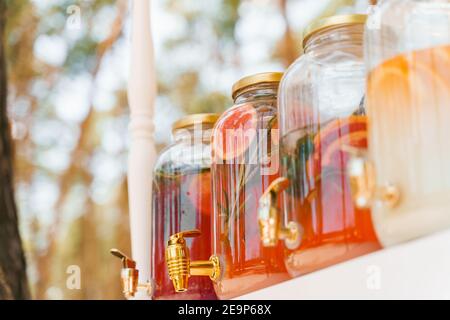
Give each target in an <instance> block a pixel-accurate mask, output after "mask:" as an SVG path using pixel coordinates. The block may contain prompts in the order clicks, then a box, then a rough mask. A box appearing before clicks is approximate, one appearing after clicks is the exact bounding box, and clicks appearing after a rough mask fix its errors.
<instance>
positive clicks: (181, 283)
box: [172, 275, 189, 292]
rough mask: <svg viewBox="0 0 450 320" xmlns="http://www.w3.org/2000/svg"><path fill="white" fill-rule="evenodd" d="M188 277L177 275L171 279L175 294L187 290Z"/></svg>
mask: <svg viewBox="0 0 450 320" xmlns="http://www.w3.org/2000/svg"><path fill="white" fill-rule="evenodd" d="M188 281H189V277H188V276H187V275H177V276H174V277H172V282H173V287H174V289H175V292H186V291H187V290H188V289H187V288H188Z"/></svg>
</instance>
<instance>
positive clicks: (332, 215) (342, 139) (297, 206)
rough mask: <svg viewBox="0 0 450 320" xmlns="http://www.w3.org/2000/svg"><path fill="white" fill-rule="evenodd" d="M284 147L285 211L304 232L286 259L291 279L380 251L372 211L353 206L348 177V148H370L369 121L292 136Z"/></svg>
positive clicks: (337, 122)
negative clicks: (289, 181)
mask: <svg viewBox="0 0 450 320" xmlns="http://www.w3.org/2000/svg"><path fill="white" fill-rule="evenodd" d="M313 132H315V133H314V134H312V133H313ZM282 146H283V150H282V154H283V158H282V165H283V173H284V174H285V176H287V177H288V178H289V179H290V180H291V187H290V188H289V189H288V190H287V193H286V195H285V204H284V206H285V210H286V211H287V213H288V216H289V219H296V220H297V221H298V222H299V223H300V224H301V226H302V227H303V232H304V234H303V238H302V243H301V245H300V247H299V248H298V249H297V250H295V251H289V252H288V255H287V260H286V265H287V268H288V270H289V272H290V273H291V275H293V276H299V275H302V274H305V273H309V272H312V271H314V270H318V269H321V268H324V267H327V266H330V265H333V264H336V263H338V262H341V261H345V260H348V259H350V258H353V257H356V256H359V255H362V254H365V253H368V252H372V251H375V250H377V249H379V248H380V245H379V243H378V241H377V239H376V236H375V232H374V230H373V226H372V222H371V216H370V211H369V210H360V209H357V208H356V207H355V206H354V204H353V200H352V196H351V191H350V184H349V179H348V177H347V174H346V167H347V164H348V160H349V159H350V154H349V153H348V147H351V148H357V149H366V148H367V119H366V117H365V116H361V115H354V116H350V117H347V118H341V119H334V120H331V121H329V122H327V123H325V124H323V125H313V127H308V128H305V129H304V130H299V131H294V132H291V133H289V134H287V135H286V136H285V137H283V142H282Z"/></svg>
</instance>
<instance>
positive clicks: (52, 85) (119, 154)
mask: <svg viewBox="0 0 450 320" xmlns="http://www.w3.org/2000/svg"><path fill="white" fill-rule="evenodd" d="M2 1H6V2H7V6H8V15H7V26H6V35H7V50H8V51H7V63H8V70H9V74H8V77H9V96H8V99H9V100H8V101H9V104H8V114H9V117H10V121H11V128H12V129H11V130H12V136H13V139H14V143H15V184H16V200H17V204H18V208H19V213H20V228H21V233H22V238H23V242H24V249H25V252H26V255H27V262H28V277H29V281H30V288H31V291H32V296H33V297H34V298H37V299H120V298H122V296H121V288H120V282H119V268H120V265H119V263H118V261H116V260H115V259H114V258H112V257H111V256H110V255H109V253H108V250H109V249H110V248H111V247H118V248H121V249H123V250H124V251H127V252H129V251H130V246H129V228H128V203H127V186H126V160H127V147H128V132H127V125H128V105H127V103H128V102H127V96H126V83H127V72H128V63H127V61H128V45H129V5H130V3H129V1H127V0H117V1H114V0H95V1H94V0H47V1H41V0H14V1H12V0H2ZM152 6H153V13H152V14H153V22H152V23H153V32H154V37H155V50H156V58H157V73H158V90H159V93H158V98H157V101H156V112H155V123H157V126H156V140H157V143H158V148H162V147H163V146H164V145H166V144H167V143H168V142H169V140H170V132H169V130H167V128H168V127H169V126H170V124H171V123H172V122H173V121H175V120H177V119H178V118H180V117H181V116H183V115H184V114H188V113H197V112H221V111H223V110H225V109H226V108H227V106H229V105H230V103H231V101H230V97H229V96H230V88H231V85H232V83H233V82H234V81H236V80H237V79H238V78H240V77H242V76H244V75H247V74H251V73H255V72H262V71H277V70H284V69H285V68H286V67H287V66H288V65H289V64H290V63H291V62H293V60H295V59H296V57H298V56H299V54H300V52H301V50H300V43H301V35H302V29H303V28H304V27H305V26H306V25H307V24H308V23H309V22H311V21H312V20H313V19H316V18H318V17H320V16H324V15H330V14H333V13H336V12H355V11H362V12H364V11H366V9H367V1H358V0H241V1H239V0H228V1H226V0H154V1H152ZM72 265H76V266H79V267H80V270H81V288H80V289H79V290H77V289H76V290H70V289H68V288H67V286H66V280H67V278H68V276H69V275H70V274H68V273H67V270H68V268H69V267H70V266H72Z"/></svg>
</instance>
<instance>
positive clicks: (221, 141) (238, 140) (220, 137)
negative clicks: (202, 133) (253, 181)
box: [211, 104, 257, 163]
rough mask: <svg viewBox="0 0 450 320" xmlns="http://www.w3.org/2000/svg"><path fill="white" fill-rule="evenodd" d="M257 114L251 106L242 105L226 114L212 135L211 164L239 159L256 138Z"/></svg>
mask: <svg viewBox="0 0 450 320" xmlns="http://www.w3.org/2000/svg"><path fill="white" fill-rule="evenodd" d="M256 129H257V114H256V110H255V108H254V107H253V106H252V105H249V104H244V105H240V106H238V107H236V108H233V109H231V110H229V111H228V112H226V113H225V114H224V115H223V116H222V117H221V118H220V119H219V121H218V122H217V124H216V126H215V128H214V131H213V134H212V140H211V142H212V144H211V145H212V159H213V162H215V163H218V162H220V161H223V160H225V161H230V160H233V159H239V158H240V157H241V156H243V154H244V153H245V151H247V149H248V147H249V146H250V145H251V143H252V141H253V139H254V138H255V137H256Z"/></svg>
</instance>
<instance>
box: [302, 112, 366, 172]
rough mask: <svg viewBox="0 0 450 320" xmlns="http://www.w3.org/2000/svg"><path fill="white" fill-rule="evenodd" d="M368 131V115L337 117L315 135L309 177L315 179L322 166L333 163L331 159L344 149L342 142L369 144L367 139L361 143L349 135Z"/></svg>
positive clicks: (309, 161) (351, 144) (355, 145)
mask: <svg viewBox="0 0 450 320" xmlns="http://www.w3.org/2000/svg"><path fill="white" fill-rule="evenodd" d="M366 131H367V117H366V116H350V117H348V118H342V119H336V120H333V121H332V122H330V123H329V124H328V125H326V126H325V128H324V129H323V130H321V131H320V132H319V133H318V134H317V135H316V136H315V137H314V153H313V155H312V158H311V157H310V159H309V160H308V163H307V171H308V173H309V174H310V175H309V177H310V178H311V179H314V178H315V177H316V176H318V175H320V173H321V167H322V166H324V165H329V164H331V162H330V160H331V157H332V156H333V155H334V153H335V152H337V151H342V150H341V145H342V143H344V142H345V143H347V142H348V143H350V146H353V147H359V145H363V146H364V145H365V146H367V141H365V143H361V142H353V141H352V138H350V140H348V139H349V138H348V136H349V135H352V134H353V133H356V132H364V133H365V132H366ZM346 137H347V138H346ZM358 137H359V136H358ZM365 139H367V136H365ZM330 147H331V149H330ZM324 157H326V159H324Z"/></svg>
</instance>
